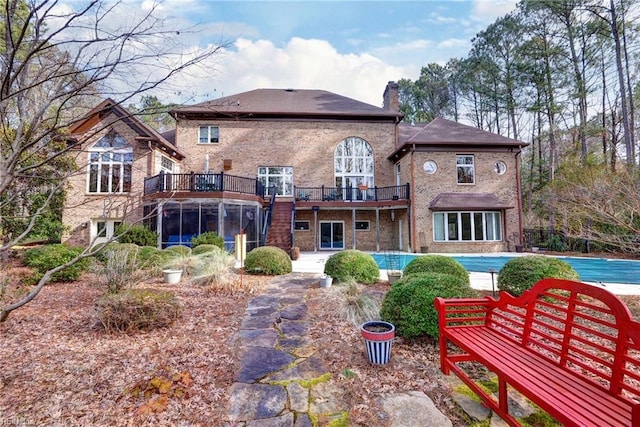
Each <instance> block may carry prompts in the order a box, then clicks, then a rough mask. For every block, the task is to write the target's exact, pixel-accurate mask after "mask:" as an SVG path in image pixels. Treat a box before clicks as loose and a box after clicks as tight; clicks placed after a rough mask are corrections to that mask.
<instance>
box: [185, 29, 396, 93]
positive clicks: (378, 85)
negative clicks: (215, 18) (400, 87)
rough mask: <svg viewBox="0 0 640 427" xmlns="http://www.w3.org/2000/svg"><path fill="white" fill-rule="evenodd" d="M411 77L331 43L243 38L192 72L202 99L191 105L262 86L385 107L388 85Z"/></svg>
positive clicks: (194, 88)
mask: <svg viewBox="0 0 640 427" xmlns="http://www.w3.org/2000/svg"><path fill="white" fill-rule="evenodd" d="M407 74H408V72H407V70H405V69H403V68H400V67H394V66H391V65H389V64H386V63H384V62H383V61H381V60H380V59H379V58H377V57H375V56H373V55H369V54H341V53H339V52H338V51H337V50H336V49H335V48H334V47H333V46H332V45H331V44H330V43H329V42H327V41H325V40H317V39H302V38H297V37H294V38H292V39H291V40H290V41H289V42H288V43H287V44H286V45H285V46H284V47H276V46H275V45H274V44H273V43H272V42H271V41H267V40H248V39H238V40H237V41H236V42H235V50H234V51H231V50H227V51H225V52H224V54H223V55H222V56H217V57H214V58H212V60H211V62H210V63H209V64H203V65H202V66H200V67H198V70H192V72H191V73H190V77H189V82H190V90H191V91H192V94H191V95H193V96H195V97H196V98H197V99H195V101H194V100H191V101H190V102H201V101H204V100H206V99H213V98H217V97H220V96H227V95H232V94H234V93H239V92H244V91H248V90H253V89H257V88H296V89H322V90H328V91H330V92H334V93H337V94H340V95H344V96H347V97H350V98H354V99H357V100H360V101H363V102H367V103H369V104H372V105H378V106H380V105H382V93H383V91H384V88H385V86H386V84H387V82H388V81H390V80H398V79H400V78H403V77H406V76H407ZM183 95H185V94H183ZM205 97H206V98H205Z"/></svg>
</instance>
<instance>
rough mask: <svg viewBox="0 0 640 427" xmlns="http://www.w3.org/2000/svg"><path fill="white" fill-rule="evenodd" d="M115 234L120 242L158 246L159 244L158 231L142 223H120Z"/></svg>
mask: <svg viewBox="0 0 640 427" xmlns="http://www.w3.org/2000/svg"><path fill="white" fill-rule="evenodd" d="M115 234H116V236H118V242H120V243H133V244H135V245H138V246H156V245H157V244H158V233H156V232H154V231H151V230H149V229H148V228H147V227H145V226H144V225H140V224H137V225H131V224H122V225H119V226H118V227H117V228H116V230H115Z"/></svg>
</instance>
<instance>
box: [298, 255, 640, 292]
mask: <svg viewBox="0 0 640 427" xmlns="http://www.w3.org/2000/svg"><path fill="white" fill-rule="evenodd" d="M334 253H335V252H329V251H327V252H325V251H322V252H302V253H301V254H300V258H298V259H297V260H295V261H293V263H292V266H293V271H294V272H296V273H316V274H318V277H319V276H320V275H321V274H322V273H323V271H324V264H325V262H326V261H327V259H328V258H329V257H330V256H331V255H333V254H334ZM434 255H448V256H463V255H472V254H468V253H467V254H434ZM482 255H484V256H490V255H493V256H520V255H523V256H526V255H527V254H516V253H513V252H506V253H503V252H500V253H495V254H482ZM497 278H498V275H497V274H496V275H495V276H494V283H495V290H496V292H497V291H498V288H497V286H498V282H497ZM380 279H381V280H387V270H380ZM469 279H470V281H471V287H472V288H474V289H478V290H485V291H490V290H492V284H491V274H489V273H476V272H471V273H469ZM584 283H588V284H591V285H595V286H599V287H602V288H604V289H606V290H608V291H610V292H611V293H613V294H617V295H640V285H633V284H628V283H596V282H584Z"/></svg>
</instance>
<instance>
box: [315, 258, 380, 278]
mask: <svg viewBox="0 0 640 427" xmlns="http://www.w3.org/2000/svg"><path fill="white" fill-rule="evenodd" d="M324 273H325V274H327V275H329V276H331V277H333V278H334V279H336V280H337V281H338V282H346V281H348V280H350V279H353V280H355V281H356V282H358V283H363V284H366V285H371V284H373V283H376V282H377V281H378V279H379V278H380V268H379V267H378V264H377V263H376V261H375V260H374V259H373V257H372V256H371V255H370V254H368V253H366V252H362V251H359V250H356V249H347V250H344V251H340V252H337V253H335V254H333V255H331V256H330V257H329V259H327V262H326V263H325V265H324Z"/></svg>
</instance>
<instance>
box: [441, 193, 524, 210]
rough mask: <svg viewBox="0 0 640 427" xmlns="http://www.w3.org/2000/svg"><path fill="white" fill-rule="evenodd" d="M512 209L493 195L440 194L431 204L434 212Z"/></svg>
mask: <svg viewBox="0 0 640 427" xmlns="http://www.w3.org/2000/svg"><path fill="white" fill-rule="evenodd" d="M511 208H513V206H510V205H507V204H506V203H504V202H502V201H501V200H500V199H498V197H496V196H495V195H494V194H492V193H440V194H438V195H437V196H436V197H434V199H433V200H432V201H431V203H430V204H429V209H431V210H432V211H446V210H460V209H463V210H464V209H469V210H486V209H511Z"/></svg>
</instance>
